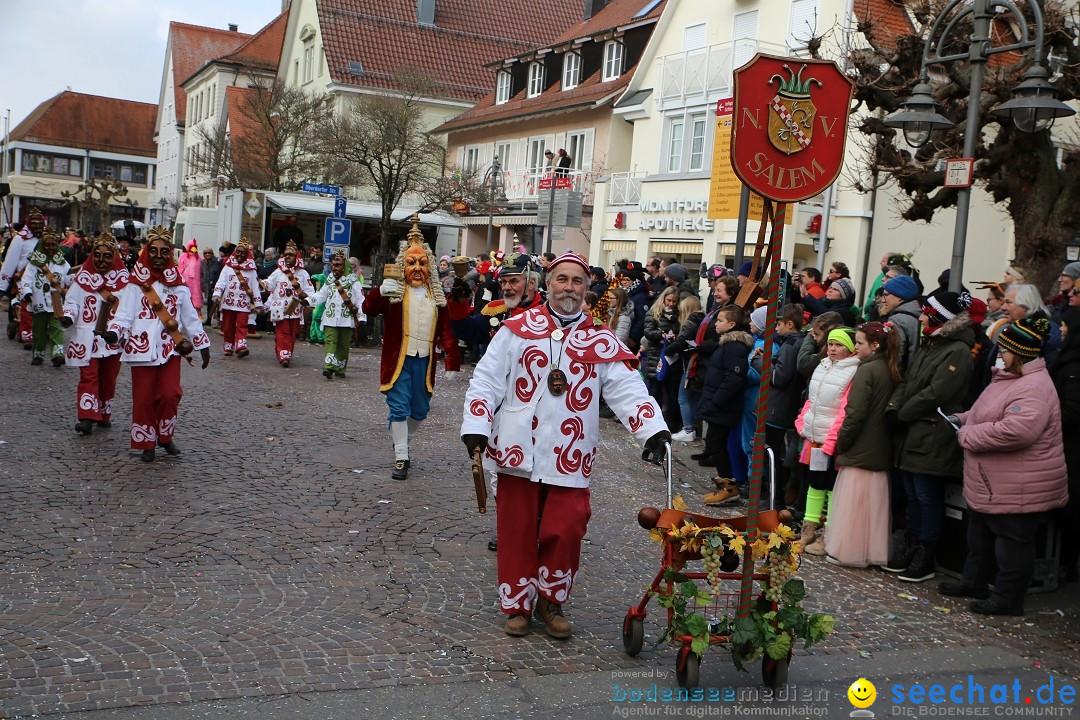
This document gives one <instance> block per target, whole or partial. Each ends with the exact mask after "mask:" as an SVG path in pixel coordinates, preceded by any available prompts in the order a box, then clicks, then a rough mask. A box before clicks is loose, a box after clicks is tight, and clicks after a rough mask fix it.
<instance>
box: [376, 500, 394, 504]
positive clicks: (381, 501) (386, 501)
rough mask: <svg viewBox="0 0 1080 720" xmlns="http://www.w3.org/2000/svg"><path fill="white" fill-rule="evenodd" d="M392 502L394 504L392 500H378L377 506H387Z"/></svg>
mask: <svg viewBox="0 0 1080 720" xmlns="http://www.w3.org/2000/svg"><path fill="white" fill-rule="evenodd" d="M392 502H394V501H393V500H380V501H379V504H380V505H389V504H390V503H392Z"/></svg>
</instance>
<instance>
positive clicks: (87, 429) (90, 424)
mask: <svg viewBox="0 0 1080 720" xmlns="http://www.w3.org/2000/svg"><path fill="white" fill-rule="evenodd" d="M93 431H94V421H93V420H80V421H79V422H77V423H75V432H76V433H78V434H79V435H89V434H90V433H92V432H93Z"/></svg>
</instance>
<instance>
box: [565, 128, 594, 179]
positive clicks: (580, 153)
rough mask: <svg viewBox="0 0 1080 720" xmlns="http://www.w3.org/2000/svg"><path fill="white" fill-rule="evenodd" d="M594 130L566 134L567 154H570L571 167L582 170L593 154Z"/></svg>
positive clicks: (574, 131) (572, 131) (573, 131)
mask: <svg viewBox="0 0 1080 720" xmlns="http://www.w3.org/2000/svg"><path fill="white" fill-rule="evenodd" d="M592 132H593V131H592V130H591V129H590V130H571V131H569V132H567V133H566V152H568V153H570V167H571V168H572V169H574V170H581V169H582V168H584V167H585V160H586V158H588V156H589V155H590V154H591V152H592V148H591V147H590V146H591V145H592Z"/></svg>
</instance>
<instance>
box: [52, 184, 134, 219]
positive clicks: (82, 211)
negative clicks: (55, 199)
mask: <svg viewBox="0 0 1080 720" xmlns="http://www.w3.org/2000/svg"><path fill="white" fill-rule="evenodd" d="M127 194H128V189H127V185H125V184H124V183H122V182H120V181H119V180H110V179H104V180H98V179H96V178H90V179H89V180H87V181H86V182H84V183H81V184H80V185H79V187H77V188H75V190H74V191H70V192H69V191H67V190H63V191H61V192H60V195H61V196H63V197H64V198H66V199H67V200H68V201H69V202H71V203H74V204H76V205H78V206H79V220H80V222H82V221H83V220H84V219H86V218H91V219H93V220H96V221H97V228H96V230H98V231H104V230H108V229H109V225H110V222H109V221H110V220H111V218H112V210H111V209H110V206H112V205H128V206H131V207H134V206H135V201H134V200H132V199H130V198H128V197H127ZM88 229H89V230H94V229H95V228H94V227H93V226H91V227H90V228H88Z"/></svg>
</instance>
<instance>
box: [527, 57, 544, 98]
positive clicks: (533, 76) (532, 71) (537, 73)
mask: <svg viewBox="0 0 1080 720" xmlns="http://www.w3.org/2000/svg"><path fill="white" fill-rule="evenodd" d="M542 92H544V63H542V62H532V63H529V92H528V94H527V96H528V97H531V98H534V97H539V96H540V93H542Z"/></svg>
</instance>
